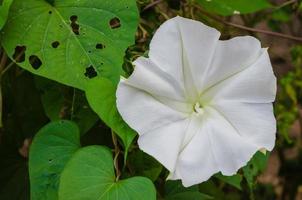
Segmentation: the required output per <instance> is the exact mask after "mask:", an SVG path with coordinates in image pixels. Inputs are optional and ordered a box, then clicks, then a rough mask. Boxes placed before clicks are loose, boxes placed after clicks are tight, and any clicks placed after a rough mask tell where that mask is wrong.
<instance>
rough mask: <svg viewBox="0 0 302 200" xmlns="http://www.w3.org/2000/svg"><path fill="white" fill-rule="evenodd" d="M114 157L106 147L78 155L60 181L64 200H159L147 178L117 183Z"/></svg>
mask: <svg viewBox="0 0 302 200" xmlns="http://www.w3.org/2000/svg"><path fill="white" fill-rule="evenodd" d="M115 179H116V178H115V175H114V168H113V159H112V154H111V152H110V150H109V149H107V148H105V147H102V146H89V147H85V148H82V149H80V150H79V151H77V152H76V153H75V154H74V156H73V157H72V158H71V159H70V161H69V162H68V163H67V165H66V167H65V169H64V171H63V173H62V176H61V180H60V189H59V199H60V200H83V199H85V200H142V199H143V200H155V199H156V191H155V188H154V185H153V184H152V182H151V181H150V180H149V179H147V178H144V177H132V178H129V179H125V180H121V181H116V180H115Z"/></svg>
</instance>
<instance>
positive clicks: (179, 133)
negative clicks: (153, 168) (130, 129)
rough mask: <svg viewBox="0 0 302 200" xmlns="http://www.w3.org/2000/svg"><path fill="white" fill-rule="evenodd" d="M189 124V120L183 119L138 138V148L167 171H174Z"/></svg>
mask: <svg viewBox="0 0 302 200" xmlns="http://www.w3.org/2000/svg"><path fill="white" fill-rule="evenodd" d="M189 123H190V120H189V119H184V120H179V121H176V122H173V123H170V124H167V125H165V126H162V127H160V128H157V129H153V130H151V131H149V132H147V133H145V134H143V135H141V136H139V138H138V145H139V148H140V149H141V150H143V151H144V152H146V153H148V154H149V155H151V156H153V157H154V158H156V159H157V160H158V161H159V162H160V163H161V164H162V165H164V166H165V167H166V168H167V169H168V170H169V171H174V170H175V164H176V162H177V158H178V153H179V151H180V150H181V145H182V143H183V138H184V135H185V132H186V129H187V127H188V125H189Z"/></svg>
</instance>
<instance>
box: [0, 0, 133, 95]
mask: <svg viewBox="0 0 302 200" xmlns="http://www.w3.org/2000/svg"><path fill="white" fill-rule="evenodd" d="M137 24H138V11H137V7H136V2H135V0H117V1H115V2H114V3H112V0H90V1H87V0H77V1H70V0H56V1H54V4H53V5H51V4H50V3H48V2H47V1H45V0H26V1H24V0H15V1H14V2H13V3H12V5H11V12H10V14H9V17H8V22H7V24H6V26H5V27H4V29H3V31H2V45H3V47H4V48H5V50H6V52H7V53H8V55H9V56H10V57H11V58H12V59H15V60H16V61H17V62H18V63H19V65H20V66H21V67H23V68H24V69H26V70H29V71H30V72H32V73H34V74H37V75H41V76H44V77H46V78H49V79H52V80H56V81H58V82H60V83H63V84H66V85H69V86H73V87H76V88H79V89H83V90H84V89H85V88H86V86H87V83H88V82H89V80H90V79H97V78H99V77H106V78H108V79H110V80H111V81H113V82H114V83H117V82H118V81H119V77H120V74H122V71H123V70H122V63H123V57H124V54H125V53H124V52H125V50H126V48H127V47H128V46H129V45H131V44H132V43H134V35H135V32H136V28H137ZM24 51H25V56H24V55H22V52H24Z"/></svg>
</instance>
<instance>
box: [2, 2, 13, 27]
mask: <svg viewBox="0 0 302 200" xmlns="http://www.w3.org/2000/svg"><path fill="white" fill-rule="evenodd" d="M12 2H13V0H3V1H2V3H1V5H0V29H1V28H2V27H3V26H4V24H5V22H6V19H7V15H8V11H9V8H10V6H11V4H12Z"/></svg>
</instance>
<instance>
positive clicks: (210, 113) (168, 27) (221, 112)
mask: <svg viewBox="0 0 302 200" xmlns="http://www.w3.org/2000/svg"><path fill="white" fill-rule="evenodd" d="M219 37H220V33H219V32H218V31H217V30H216V29H214V28H211V27H208V26H206V25H204V24H202V23H200V22H198V21H194V20H190V19H185V18H182V17H175V18H173V19H170V20H168V21H167V22H165V23H164V24H163V25H162V26H161V27H160V28H159V29H158V30H157V32H156V33H155V35H154V37H153V39H152V41H151V44H150V52H149V58H145V57H140V58H138V59H137V60H136V61H135V62H134V65H135V70H134V72H133V74H132V75H131V76H130V77H129V78H128V79H122V80H121V81H120V83H119V85H118V89H117V107H118V110H119V112H120V114H121V116H122V117H123V119H124V120H125V121H126V122H127V123H128V124H129V125H130V126H131V127H132V128H133V129H134V130H136V131H137V133H138V134H139V139H138V144H139V147H140V149H142V150H143V151H144V152H146V153H148V154H150V155H152V156H153V157H154V158H156V159H157V160H158V161H159V162H161V163H162V164H163V165H164V166H165V167H166V168H167V169H168V170H169V171H170V175H169V177H168V178H169V179H172V180H176V179H181V180H182V183H183V185H184V186H190V185H193V184H197V183H201V182H203V181H206V180H208V179H209V178H210V177H211V176H212V175H213V174H215V173H217V172H221V173H222V174H223V175H233V174H235V173H236V172H237V170H238V169H239V168H241V167H242V166H244V165H246V163H247V162H248V161H249V160H250V159H251V157H252V156H253V154H254V153H255V152H256V151H258V150H260V149H262V148H264V149H266V150H269V151H270V150H272V149H273V147H274V144H275V137H276V135H275V134H276V121H275V117H274V114H273V106H272V102H273V101H274V99H275V95H276V78H275V76H274V73H273V71H272V66H271V63H270V59H269V55H268V53H267V49H265V48H261V44H260V42H259V41H258V40H257V39H255V38H254V37H250V36H244V37H235V38H233V39H230V40H226V41H222V40H219Z"/></svg>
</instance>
